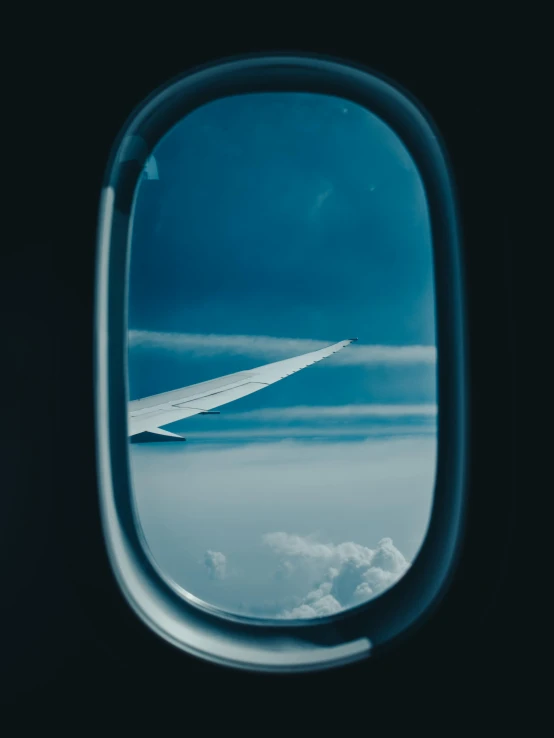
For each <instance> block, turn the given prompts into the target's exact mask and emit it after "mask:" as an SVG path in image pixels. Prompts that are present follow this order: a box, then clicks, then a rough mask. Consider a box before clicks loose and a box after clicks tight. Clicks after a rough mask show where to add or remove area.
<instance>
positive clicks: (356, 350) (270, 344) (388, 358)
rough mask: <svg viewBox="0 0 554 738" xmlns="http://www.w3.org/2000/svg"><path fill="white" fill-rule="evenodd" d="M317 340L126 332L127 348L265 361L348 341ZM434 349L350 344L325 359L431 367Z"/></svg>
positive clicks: (330, 360) (433, 359) (368, 364)
mask: <svg viewBox="0 0 554 738" xmlns="http://www.w3.org/2000/svg"><path fill="white" fill-rule="evenodd" d="M347 337H348V336H342V337H338V338H337V337H335V339H334V340H329V341H316V340H313V339H307V338H306V339H305V338H276V337H275V336H242V335H218V334H203V333H162V332H157V331H138V330H130V331H129V336H128V339H129V346H130V348H157V349H166V350H170V351H180V352H187V353H192V354H194V355H196V356H216V355H218V354H236V355H240V356H252V357H255V358H258V359H262V360H266V361H272V360H274V361H278V360H280V359H286V358H290V357H292V356H296V355H299V354H304V353H308V352H310V351H317V350H318V349H321V348H324V347H325V346H328V345H329V344H331V343H335V342H336V341H339V340H342V339H344V338H347ZM436 358H437V351H436V347H435V346H419V345H410V346H381V345H370V346H364V345H358V344H353V345H351V346H349V347H348V350H346V351H339V352H338V353H336V354H334V355H333V356H331V357H329V358H328V359H327V360H326V362H325V363H326V364H329V363H333V364H337V365H338V364H340V365H349V366H375V365H398V364H434V363H435V362H436Z"/></svg>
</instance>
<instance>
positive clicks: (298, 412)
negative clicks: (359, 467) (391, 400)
mask: <svg viewBox="0 0 554 738" xmlns="http://www.w3.org/2000/svg"><path fill="white" fill-rule="evenodd" d="M436 415H437V405H435V404H427V405H393V404H389V405H377V404H371V405H293V406H289V407H268V408H261V409H259V410H249V411H247V412H244V413H229V414H226V415H225V417H226V419H229V420H230V419H232V420H267V421H273V420H285V421H288V420H311V419H314V418H399V417H414V416H425V417H435V416H436Z"/></svg>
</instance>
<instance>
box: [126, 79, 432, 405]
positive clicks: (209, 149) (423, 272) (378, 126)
mask: <svg viewBox="0 0 554 738" xmlns="http://www.w3.org/2000/svg"><path fill="white" fill-rule="evenodd" d="M155 159H156V163H157V169H158V175H159V179H155V180H152V179H146V178H145V179H143V180H142V183H141V185H140V187H139V191H138V193H137V201H136V209H135V218H134V227H133V236H132V258H131V278H130V305H129V328H130V329H131V330H133V329H134V330H142V331H144V330H147V331H156V332H159V331H162V332H183V333H195V334H223V335H236V334H240V335H262V336H274V337H289V338H305V339H318V340H322V341H323V342H326V343H333V342H335V341H339V340H342V339H344V338H347V337H350V336H352V335H354V336H358V337H359V343H360V345H367V344H370V345H371V344H387V345H411V344H425V345H429V344H431V345H432V344H434V340H435V338H434V316H433V309H434V305H433V284H432V252H431V241H430V232H429V222H428V216H427V210H426V204H425V197H424V193H423V188H422V184H421V180H420V178H419V175H418V173H417V171H416V169H415V167H414V164H413V162H412V160H411V158H410V156H409V154H408V153H407V151H406V150H405V148H404V147H403V145H402V144H401V142H400V141H399V139H398V138H397V136H396V135H395V134H394V133H393V132H392V131H391V130H390V129H389V128H388V126H386V125H385V124H384V123H383V122H382V121H380V120H379V119H378V118H377V117H376V116H374V115H373V114H371V113H369V112H368V111H366V110H365V109H363V108H361V107H360V106H358V105H355V104H353V103H351V102H349V101H344V100H342V99H339V98H332V97H327V96H322V95H314V94H300V93H294V94H289V93H287V94H284V93H266V94H255V95H242V96H236V97H231V98H224V99H222V100H218V101H215V102H212V103H210V104H208V105H206V106H204V107H202V108H200V109H198V110H196V111H194V112H193V113H192V114H191V115H189V116H188V117H187V118H185V119H184V120H182V121H181V122H180V123H179V124H177V125H176V126H175V127H174V128H173V129H172V130H171V131H170V132H169V133H168V134H167V135H166V136H165V137H164V138H163V140H162V141H161V142H160V143H159V144H158V146H157V149H156V151H155ZM280 358H286V356H285V355H283V356H282V357H280ZM266 360H267V361H271V360H274V359H273V358H272V357H268V358H267V359H264V358H263V357H262V358H254V359H253V358H251V357H249V355H248V353H247V352H246V353H245V354H244V356H241V355H240V354H236V353H235V354H234V355H225V353H219V354H216V355H212V356H210V357H203V358H202V359H201V360H200V359H199V358H198V357H196V358H195V360H194V361H191V360H190V357H187V356H186V355H175V354H174V353H170V354H168V353H167V352H164V351H163V349H160V350H152V349H150V350H148V351H146V350H134V351H132V362H131V367H130V378H131V397H132V398H133V397H137V396H144V395H145V394H152V393H154V392H159V391H163V390H166V389H174V388H175V387H177V386H183V385H186V384H190V383H193V382H197V381H202V380H204V379H208V378H211V377H215V376H219V375H221V374H227V373H230V372H232V371H237V370H240V369H244V368H248V367H251V366H257V365H260V364H263V363H265V362H266ZM434 376H435V368H434V366H429V365H417V364H416V365H412V366H397V367H390V366H389V367H382V366H380V367H367V366H361V367H360V366H358V367H348V368H346V367H344V368H343V367H340V368H338V367H337V368H336V369H335V370H334V377H336V378H338V379H340V380H341V381H337V382H334V383H333V384H334V387H335V389H334V390H333V397H331V398H329V397H328V394H329V379H328V375H327V368H326V367H324V365H323V364H322V365H321V367H316V368H314V369H313V370H311V371H310V373H308V372H304V373H301V374H299V375H295V377H294V378H292V380H291V382H290V383H289V384H290V386H289V387H288V393H290V394H288V395H287V397H288V399H287V402H289V403H291V404H294V403H295V402H296V401H297V400H298V401H300V400H299V398H300V397H303V399H302V400H301V401H302V402H306V393H305V391H306V389H307V388H308V387H312V392H314V390H315V388H316V387H319V388H320V389H319V391H316V392H315V394H312V399H313V401H314V402H315V403H316V404H317V403H321V402H322V393H323V392H325V394H326V395H327V399H326V403H329V402H331V403H339V404H340V403H344V402H354V403H356V402H406V401H407V402H433V401H434V399H435V386H434ZM292 381H293V382H294V384H292ZM345 383H347V385H348V387H349V391H348V392H345V391H344V387H345ZM282 391H283V388H282V387H280V386H279V387H277V386H276V387H274V388H270V389H269V390H268V391H267V393H268V394H267V395H266V397H264V403H266V402H269V403H270V404H280V397H281V392H282ZM258 402H259V397H257V396H256V398H255V399H254V398H246V399H244V400H242V401H241V403H242V405H241V406H243V407H244V408H245V409H246V408H249V407H255V406H257V403H258Z"/></svg>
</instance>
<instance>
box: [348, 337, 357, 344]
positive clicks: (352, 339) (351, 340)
mask: <svg viewBox="0 0 554 738" xmlns="http://www.w3.org/2000/svg"><path fill="white" fill-rule="evenodd" d="M346 340H347V341H350V343H353V342H354V341H357V340H358V339H357V338H347V339H346Z"/></svg>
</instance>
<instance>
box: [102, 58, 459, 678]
mask: <svg viewBox="0 0 554 738" xmlns="http://www.w3.org/2000/svg"><path fill="white" fill-rule="evenodd" d="M269 91H282V92H285V91H286V92H292V91H297V92H316V93H322V94H330V95H335V96H337V97H341V98H343V99H348V100H351V101H352V102H354V103H357V104H358V105H362V106H363V107H365V108H367V109H368V110H370V111H371V112H372V113H373V114H375V115H377V116H379V117H380V118H381V119H382V120H383V121H384V122H385V123H386V124H387V125H389V126H390V128H392V130H393V131H394V132H395V133H396V134H397V135H398V136H399V138H400V139H401V140H402V142H403V143H404V145H405V146H406V148H407V149H408V151H409V153H410V155H411V156H412V159H413V160H414V162H415V164H416V166H417V168H418V170H419V173H420V176H421V179H422V181H423V185H424V188H425V193H426V197H427V204H428V208H429V217H430V224H431V234H432V245H433V264H434V287H435V293H434V297H435V322H436V335H437V380H438V407H439V413H438V439H437V440H438V451H437V467H436V477H435V489H434V495H433V503H432V511H431V515H430V520H429V525H428V529H427V534H426V536H425V539H424V541H423V544H422V546H421V548H420V550H419V552H418V554H417V556H416V558H415V559H414V561H413V562H412V565H411V566H410V568H409V570H408V571H407V572H406V574H404V575H403V577H402V578H401V579H400V580H399V581H398V582H396V583H395V584H394V585H393V586H392V587H391V588H390V589H388V590H386V591H385V592H383V593H382V594H380V595H378V596H377V597H375V598H374V599H372V600H369V601H368V602H366V603H362V604H360V605H358V606H356V607H353V608H350V609H347V610H344V611H342V612H340V613H337V614H336V615H332V616H328V617H322V618H317V619H310V620H287V621H286V622H284V621H282V620H265V619H263V620H262V619H256V618H247V617H239V616H232V615H229V616H227V615H225V614H224V613H222V612H221V611H220V610H218V608H215V607H214V608H213V609H212V608H210V607H209V606H206V603H201V602H200V601H198V602H195V598H194V597H193V596H191V595H190V594H187V593H185V592H184V590H183V592H179V588H178V587H176V586H175V584H174V583H173V582H171V581H170V580H169V579H168V578H167V577H165V576H164V573H163V572H162V571H160V569H159V567H157V566H156V564H155V562H154V561H153V560H152V559H151V557H149V556H148V555H147V553H146V550H145V547H144V544H143V541H142V539H141V532H140V526H139V525H138V524H137V518H136V512H135V510H134V503H133V493H132V487H131V473H130V465H129V444H128V438H127V401H128V397H129V391H128V374H127V309H128V277H129V255H130V242H131V227H132V220H133V205H134V200H135V194H136V191H137V185H138V183H139V179H140V176H141V174H142V171H143V169H144V166H145V164H146V161H147V160H148V158H149V157H150V156H151V154H152V153H153V150H154V148H155V146H156V144H157V143H158V141H159V140H160V139H161V137H162V136H163V135H164V134H165V133H166V132H167V131H168V130H169V129H170V128H171V127H172V126H173V125H174V124H175V123H177V122H178V121H179V120H180V119H181V118H183V117H184V116H185V115H187V114H188V113H190V112H191V111H192V110H194V109H196V108H197V107H199V106H200V105H203V104H205V103H207V102H210V101H212V100H214V99H217V98H221V97H225V96H228V95H234V94H241V93H248V92H269ZM460 242H461V239H460V229H459V222H458V216H457V207H456V197H455V192H454V184H453V180H452V176H451V172H450V167H449V165H448V160H447V156H446V152H445V148H444V145H443V143H442V141H441V139H440V136H439V134H438V131H437V130H436V127H435V125H434V124H433V122H432V121H431V120H430V118H429V116H428V114H427V113H426V112H425V111H424V110H423V109H422V107H421V105H420V104H419V103H418V102H416V101H415V100H414V99H413V98H412V97H411V96H410V95H409V94H408V93H407V92H406V91H405V90H402V89H400V87H399V86H398V85H397V84H395V83H392V82H391V81H390V80H386V79H384V78H383V77H382V76H381V75H378V74H376V73H375V72H373V71H369V70H366V69H363V68H361V67H359V66H357V65H354V64H352V63H351V62H345V61H343V60H338V59H332V58H328V57H320V56H315V55H312V54H306V55H302V54H298V53H295V54H288V53H283V54H275V53H272V54H255V55H248V56H244V57H239V58H231V59H221V60H218V61H215V62H212V63H210V64H207V65H205V66H203V67H201V68H197V69H194V70H191V71H189V72H186V73H184V74H182V75H180V76H179V77H177V78H176V79H173V80H171V81H169V82H168V83H167V84H166V85H164V86H163V87H161V88H158V89H157V90H155V91H154V92H153V93H152V94H151V95H150V96H149V97H148V98H147V99H146V100H145V101H144V102H143V103H142V104H141V105H140V106H139V107H138V108H137V109H136V110H135V111H134V112H133V113H132V114H131V116H130V117H129V119H128V120H127V122H126V124H125V125H124V126H123V128H122V130H121V132H120V134H119V136H118V138H117V139H116V142H115V144H114V146H113V149H112V152H111V155H110V158H109V162H108V166H107V169H106V174H105V177H104V181H103V186H102V194H101V202H100V213H99V224H98V245H97V265H96V293H95V325H94V362H95V363H94V372H95V387H94V390H95V425H96V457H97V470H98V479H99V497H100V507H101V517H102V526H103V532H104V539H105V544H106V547H107V551H108V556H109V560H110V564H111V567H112V570H113V572H114V575H115V577H116V580H117V582H118V584H119V586H120V588H121V590H122V592H123V594H124V596H125V598H126V600H127V602H128V603H129V605H130V606H131V607H132V609H133V610H134V611H135V613H136V614H137V615H138V616H139V618H140V619H141V620H142V621H143V622H144V623H145V624H146V625H147V626H148V627H149V628H151V629H152V630H153V631H154V632H156V633H157V634H158V635H159V636H161V637H162V638H164V639H165V640H166V641H168V642H170V643H172V644H173V645H175V646H176V647H178V648H180V649H182V650H184V651H186V652H188V653H190V654H193V655H196V656H198V657H201V658H204V659H207V660H209V661H212V662H215V663H217V664H221V665H226V666H234V667H237V668H242V669H247V670H254V671H269V672H278V671H285V672H289V671H312V670H319V669H323V668H328V667H331V666H340V665H344V664H345V663H348V662H351V661H356V660H359V659H362V658H365V657H367V656H369V655H370V654H371V653H377V652H379V651H383V650H384V649H386V648H388V647H390V646H391V645H393V644H394V643H395V642H397V641H398V640H399V639H400V638H403V637H405V636H406V635H407V634H408V633H409V632H411V631H412V630H413V629H415V628H416V627H417V626H418V625H419V624H421V623H422V622H423V620H424V619H425V618H426V616H428V615H429V614H430V612H432V610H433V609H434V607H435V606H436V605H437V604H438V602H439V601H440V599H441V597H442V595H443V594H444V592H445V591H446V588H447V586H448V583H449V581H450V579H451V577H452V573H453V570H454V567H455V563H456V560H457V557H458V555H459V550H460V541H461V536H462V531H463V512H464V498H465V484H466V480H465V477H466V469H467V432H468V431H467V429H468V417H467V415H468V405H469V403H468V400H467V394H468V387H467V340H466V329H465V317H464V315H465V303H464V288H463V273H462V265H461V254H460ZM112 398H113V399H114V401H112Z"/></svg>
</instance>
